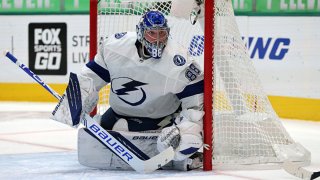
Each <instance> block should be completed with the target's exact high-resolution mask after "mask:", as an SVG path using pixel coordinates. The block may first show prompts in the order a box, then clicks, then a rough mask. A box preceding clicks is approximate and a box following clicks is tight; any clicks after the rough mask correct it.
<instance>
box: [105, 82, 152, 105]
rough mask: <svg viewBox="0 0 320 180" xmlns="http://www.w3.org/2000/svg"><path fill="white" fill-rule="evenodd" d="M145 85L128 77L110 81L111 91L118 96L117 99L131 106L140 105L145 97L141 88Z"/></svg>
mask: <svg viewBox="0 0 320 180" xmlns="http://www.w3.org/2000/svg"><path fill="white" fill-rule="evenodd" d="M144 85H147V83H143V82H140V81H136V80H134V79H131V78H128V77H119V78H114V79H112V80H111V91H112V92H113V93H114V94H116V95H118V98H119V99H120V100H121V101H123V102H124V103H126V104H129V105H131V106H138V105H140V104H142V103H143V102H144V101H145V100H146V98H147V96H146V92H145V91H144V89H143V88H142V87H141V86H144Z"/></svg>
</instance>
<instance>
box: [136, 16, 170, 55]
mask: <svg viewBox="0 0 320 180" xmlns="http://www.w3.org/2000/svg"><path fill="white" fill-rule="evenodd" d="M169 31H170V28H169V27H168V25H167V20H166V18H165V17H164V15H163V14H162V13H161V12H160V11H157V10H151V11H148V12H146V13H145V14H144V15H143V16H142V18H141V20H140V22H139V23H138V25H137V38H138V41H139V42H141V44H142V46H143V47H145V48H146V50H147V51H148V54H150V55H146V53H144V48H142V52H143V55H144V56H147V57H148V56H151V57H153V58H155V59H159V58H161V55H162V51H163V49H164V47H165V46H166V44H167V41H168V37H169Z"/></svg>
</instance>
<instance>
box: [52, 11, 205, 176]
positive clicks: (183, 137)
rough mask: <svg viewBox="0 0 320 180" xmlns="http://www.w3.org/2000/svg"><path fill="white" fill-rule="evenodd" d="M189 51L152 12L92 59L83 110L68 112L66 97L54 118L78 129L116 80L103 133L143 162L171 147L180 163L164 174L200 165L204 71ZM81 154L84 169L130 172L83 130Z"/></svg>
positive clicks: (102, 119)
mask: <svg viewBox="0 0 320 180" xmlns="http://www.w3.org/2000/svg"><path fill="white" fill-rule="evenodd" d="M186 53H187V52H186V51H183V50H181V48H179V47H178V45H177V44H175V43H174V42H173V41H172V40H171V38H170V27H169V26H168V22H167V19H166V17H165V15H164V14H162V13H161V12H160V11H157V10H149V11H147V12H146V13H144V15H143V16H142V17H141V20H140V21H139V23H138V24H137V25H136V32H119V33H117V34H114V35H113V36H109V37H108V39H107V40H106V41H105V42H103V43H102V45H101V47H100V48H99V52H98V53H97V55H96V56H95V58H94V61H90V62H89V63H88V64H86V66H85V67H84V68H83V70H82V72H81V74H78V75H77V79H78V82H79V87H80V91H79V92H81V98H80V99H81V101H80V102H78V103H76V105H75V106H81V107H80V108H79V109H80V110H77V111H76V112H70V111H73V110H72V109H71V108H70V104H72V103H70V102H71V101H72V102H76V101H74V100H71V99H72V98H73V96H70V94H68V92H66V93H65V95H64V96H63V97H64V98H62V100H61V101H60V103H59V104H58V105H57V107H56V109H55V111H54V113H53V117H52V118H53V119H54V120H56V121H60V122H63V123H66V124H69V125H70V126H73V127H77V126H78V123H74V122H79V121H80V118H81V117H82V116H83V115H84V114H85V113H90V112H91V111H92V109H93V107H94V106H96V104H97V101H98V91H99V90H100V89H101V88H102V87H104V86H105V85H107V84H108V83H110V84H111V90H110V99H109V103H110V108H109V109H108V110H107V111H106V112H105V113H104V114H103V115H96V116H95V117H94V119H95V120H96V121H97V122H99V123H100V125H101V126H102V127H103V128H104V129H106V130H108V131H109V132H110V133H111V134H112V135H113V136H114V137H116V138H117V139H118V140H119V141H121V142H122V143H123V144H125V145H126V146H127V147H128V148H129V149H131V150H132V151H135V152H136V153H137V154H138V155H139V156H141V157H148V156H150V157H152V156H154V155H156V154H158V153H159V152H161V151H163V150H165V149H166V148H168V147H170V146H171V147H173V148H174V150H175V155H174V159H173V161H171V162H169V163H168V164H167V165H166V166H164V167H163V169H176V170H184V171H185V170H191V169H195V168H199V167H200V166H202V154H201V153H200V152H199V150H200V149H201V148H202V145H203V140H202V132H201V131H202V118H203V115H204V112H203V110H202V108H203V107H202V106H203V73H202V70H201V69H200V66H199V65H198V64H197V63H196V62H193V61H192V60H190V59H188V58H187V54H186ZM70 83H72V82H70ZM75 97H76V96H75ZM137 147H138V148H137ZM78 152H79V156H78V158H79V162H80V163H81V164H83V165H86V166H90V167H95V168H103V169H122V170H129V169H131V167H130V166H129V165H128V164H126V163H125V162H123V161H122V160H121V159H120V158H119V157H118V156H117V155H115V154H114V153H113V152H112V151H110V150H109V149H108V148H107V147H105V146H104V145H103V144H102V143H100V142H99V140H98V139H97V138H95V137H94V136H93V135H92V134H91V133H90V132H89V131H88V130H87V129H85V128H82V129H80V130H79V134H78Z"/></svg>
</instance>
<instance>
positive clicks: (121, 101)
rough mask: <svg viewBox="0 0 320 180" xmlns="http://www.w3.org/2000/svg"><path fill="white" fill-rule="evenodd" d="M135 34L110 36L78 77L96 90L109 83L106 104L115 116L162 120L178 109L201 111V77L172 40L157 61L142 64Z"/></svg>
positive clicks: (195, 67) (199, 72)
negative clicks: (85, 78)
mask: <svg viewBox="0 0 320 180" xmlns="http://www.w3.org/2000/svg"><path fill="white" fill-rule="evenodd" d="M136 42H137V35H136V33H135V32H125V33H118V34H115V35H113V36H110V37H109V38H108V39H107V41H105V42H104V43H103V44H102V45H101V47H100V51H99V52H98V54H97V55H96V56H95V59H94V61H91V62H89V63H88V64H87V65H86V67H85V68H84V69H83V71H82V75H84V76H88V77H90V78H92V79H93V80H94V84H95V86H96V89H97V90H99V89H101V88H102V87H103V86H105V85H106V84H108V83H111V90H110V97H109V98H110V99H109V103H110V106H111V108H112V109H113V110H114V111H115V112H116V113H118V114H119V115H123V116H129V117H148V118H162V117H165V116H167V115H170V114H172V113H174V112H175V111H176V110H177V109H178V108H179V106H180V105H181V106H182V109H189V108H193V109H197V110H201V109H202V104H203V73H202V71H201V69H200V66H199V65H198V64H197V63H196V62H193V61H192V60H190V59H188V56H187V53H188V52H187V51H186V50H182V48H179V47H178V45H175V44H174V42H172V40H170V38H169V40H168V43H167V45H166V47H165V49H164V52H163V53H162V58H161V59H154V58H149V59H146V60H142V59H141V58H140V57H139V54H138V51H137V46H136Z"/></svg>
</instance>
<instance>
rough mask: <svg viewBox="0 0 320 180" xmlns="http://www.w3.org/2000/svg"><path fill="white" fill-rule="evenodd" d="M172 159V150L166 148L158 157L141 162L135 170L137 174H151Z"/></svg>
mask: <svg viewBox="0 0 320 180" xmlns="http://www.w3.org/2000/svg"><path fill="white" fill-rule="evenodd" d="M173 157H174V150H173V148H172V147H169V148H167V149H166V150H164V151H162V152H161V153H159V154H158V155H156V156H154V157H152V158H150V159H149V160H146V161H142V162H141V165H137V168H136V169H135V170H136V171H138V172H139V173H151V172H153V171H155V170H157V169H159V168H161V167H162V166H164V165H166V164H167V163H168V162H170V161H171V160H172V159H173Z"/></svg>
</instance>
